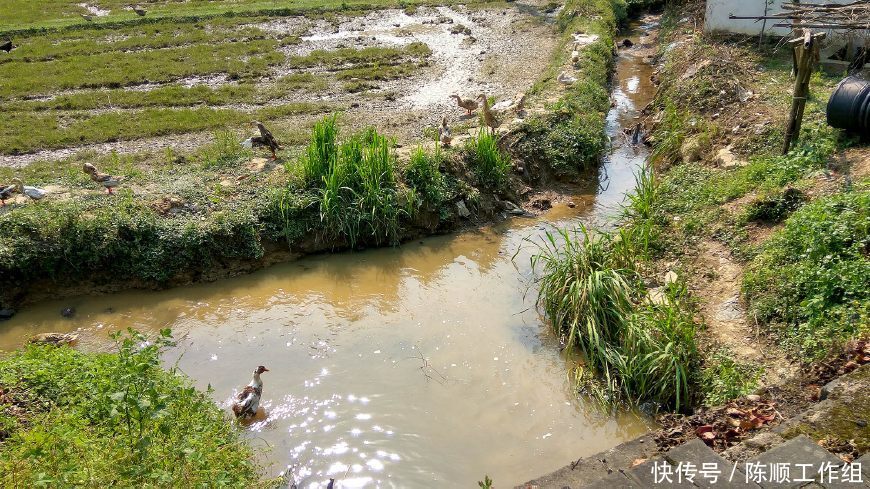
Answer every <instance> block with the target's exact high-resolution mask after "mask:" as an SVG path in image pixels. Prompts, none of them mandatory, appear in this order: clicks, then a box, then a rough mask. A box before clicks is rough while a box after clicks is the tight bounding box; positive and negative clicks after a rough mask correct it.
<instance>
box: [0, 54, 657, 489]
mask: <svg viewBox="0 0 870 489" xmlns="http://www.w3.org/2000/svg"><path fill="white" fill-rule="evenodd" d="M617 72H618V77H617V80H618V86H617V87H614V97H615V100H616V101H617V104H616V105H615V107H614V108H613V110H612V111H611V114H610V116H609V117H608V132H609V133H610V134H611V136H612V138H613V142H614V145H613V154H612V155H611V156H610V157H609V158H608V159H607V162H606V165H605V168H606V177H603V178H602V182H600V183H601V185H600V187H599V190H598V191H597V192H591V193H589V194H587V195H581V196H577V198H576V199H575V202H576V203H577V206H576V208H573V209H569V208H568V207H556V208H554V209H552V210H550V211H549V212H548V213H546V214H545V215H543V216H541V217H540V218H538V219H514V220H511V221H508V222H505V223H503V224H501V225H498V226H494V227H490V228H486V229H483V230H480V231H477V232H468V233H463V234H461V235H456V236H443V237H434V238H429V239H425V240H423V241H420V242H417V243H410V244H407V245H404V246H402V247H400V248H392V249H380V250H371V251H366V252H360V253H345V254H337V255H328V256H316V257H310V258H306V259H303V260H299V261H297V262H293V263H287V264H283V265H278V266H275V267H272V268H269V269H267V270H263V271H260V272H257V273H254V274H251V275H249V276H245V277H240V278H234V279H230V280H224V281H220V282H216V283H211V284H200V285H194V286H189V287H181V288H177V289H173V290H167V291H161V292H141V291H135V292H128V293H121V294H116V295H110V296H103V297H84V298H79V299H72V300H64V301H58V302H53V303H46V304H42V305H39V306H37V307H33V308H30V309H27V310H25V311H22V312H21V313H20V314H19V315H17V316H16V317H14V318H13V319H12V320H11V321H8V322H6V323H4V324H3V325H2V330H0V349H12V348H16V347H18V346H20V345H21V344H22V343H23V342H24V340H25V338H27V337H28V336H30V335H32V334H35V333H38V332H45V331H73V330H78V331H79V332H80V335H81V337H82V341H81V343H80V347H81V348H86V349H97V348H106V347H107V346H108V344H109V343H108V339H107V333H108V332H110V331H116V330H118V329H121V328H126V327H133V328H137V329H140V330H143V331H155V330H157V329H159V328H164V327H171V328H172V329H173V331H174V334H175V336H176V338H177V339H178V340H179V341H178V346H177V347H176V348H174V349H172V350H170V351H169V352H167V355H166V361H167V362H169V363H176V362H177V364H178V365H179V366H180V368H181V369H182V370H183V371H184V372H186V373H187V374H188V375H190V376H191V377H192V378H193V379H194V380H195V382H196V384H197V386H199V387H200V388H205V387H207V386H211V387H212V388H213V389H214V397H215V400H216V402H218V403H220V404H221V405H223V406H225V407H226V406H228V403H229V400H230V399H231V397H232V395H233V393H234V392H236V389H238V388H239V387H240V386H243V385H244V384H245V383H247V382H248V380H249V378H250V373H251V370H253V368H254V367H256V366H257V365H261V364H262V365H265V366H267V367H268V368H269V369H270V372H268V373H265V374H263V379H264V384H265V386H264V393H263V399H264V403H263V404H264V408H265V412H266V416H265V418H264V419H261V420H259V421H256V422H255V423H253V424H251V425H250V426H248V427H247V431H248V433H249V435H250V439H251V442H252V443H253V445H254V446H256V447H257V448H258V451H259V452H260V453H261V455H262V460H263V461H264V463H265V464H266V466H267V467H268V473H269V474H278V473H281V472H289V474H290V475H291V479H293V480H294V481H295V482H296V483H297V484H298V485H299V487H324V486H325V484H326V481H327V479H328V478H329V477H334V478H336V479H338V480H339V487H343V488H350V487H474V486H475V485H476V484H475V481H477V480H481V479H482V478H483V476H484V474H489V475H490V476H492V477H493V478H494V480H495V482H496V484H497V485H498V486H499V487H508V486H509V485H512V484H514V483H518V482H520V481H523V480H528V479H530V478H532V477H535V476H537V475H540V474H541V473H545V472H548V471H551V470H553V469H556V468H558V467H560V466H562V465H564V464H566V463H568V462H569V461H570V460H572V459H576V458H578V457H581V456H586V455H590V454H593V453H596V452H598V451H601V450H604V449H607V448H610V447H612V446H615V445H617V444H619V443H620V442H622V441H625V440H628V439H631V438H634V437H636V436H638V435H640V434H642V433H644V432H646V431H647V430H648V429H649V426H650V425H649V422H648V421H647V420H645V419H643V418H642V417H640V416H638V415H636V414H633V413H628V412H626V413H621V414H618V415H616V416H605V415H602V414H599V413H597V412H596V411H595V410H594V409H591V406H590V405H588V404H587V403H586V402H585V401H584V400H583V399H577V397H576V395H575V393H574V392H573V390H572V388H571V382H570V379H569V378H568V375H567V372H568V370H567V369H566V364H567V363H570V362H571V360H570V359H566V358H565V357H563V356H562V355H561V354H560V353H559V351H558V350H559V349H558V344H557V342H556V340H555V338H554V337H553V335H552V334H551V332H550V330H549V328H548V326H547V325H546V323H545V321H544V319H543V318H542V316H541V315H540V314H539V313H538V311H537V310H536V308H535V303H534V301H535V296H536V292H535V290H534V284H533V283H532V281H531V272H532V271H531V269H530V266H529V257H530V254H531V253H532V252H534V246H532V245H530V243H529V242H528V240H535V239H540V238H541V237H542V236H543V233H544V232H545V230H547V229H550V228H551V226H553V225H556V226H564V225H570V223H571V222H576V220H578V219H582V220H594V221H603V220H606V218H607V216H608V215H610V214H611V213H612V212H613V210H614V208H615V206H616V204H617V203H618V202H620V201H621V200H622V198H623V195H624V192H625V191H627V190H630V189H631V188H632V186H633V182H634V180H633V172H634V170H635V169H636V167H637V165H639V164H640V163H642V162H643V159H644V157H645V153H644V150H643V149H639V148H637V147H635V146H632V145H630V144H628V143H627V142H626V140H625V139H624V138H622V131H621V128H622V127H623V126H626V125H628V123H629V121H631V120H633V117H634V114H635V113H636V111H637V108H638V107H641V106H643V105H644V104H645V103H646V102H647V101H648V99H649V96H650V94H651V93H652V92H651V90H650V87H649V81H648V80H649V68H648V67H646V65H642V64H640V63H639V60H638V58H636V57H635V55H633V54H631V51H630V50H629V51H627V52H625V53H622V54H621V55H620V58H619V64H618V71H617ZM518 250H519V251H518ZM515 254H516V256H514V255H515ZM70 306H72V307H75V308H76V311H77V313H76V315H75V317H74V318H72V319H63V318H61V317H60V314H59V311H60V310H61V309H62V308H64V307H70Z"/></svg>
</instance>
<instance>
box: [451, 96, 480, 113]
mask: <svg viewBox="0 0 870 489" xmlns="http://www.w3.org/2000/svg"><path fill="white" fill-rule="evenodd" d="M450 98H455V99H456V105H458V106H460V107H462V108H463V109H465V110H466V114H465V115H471V113H472V112H474V111H475V110H477V102H475V101H474V100H471V99H464V98H462V97H460V96H459V95H455V94H454V95H451V96H450Z"/></svg>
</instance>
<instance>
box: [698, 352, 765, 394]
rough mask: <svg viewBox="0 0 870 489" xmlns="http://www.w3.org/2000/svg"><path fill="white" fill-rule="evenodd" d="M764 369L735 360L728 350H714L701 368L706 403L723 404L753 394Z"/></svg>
mask: <svg viewBox="0 0 870 489" xmlns="http://www.w3.org/2000/svg"><path fill="white" fill-rule="evenodd" d="M762 371H763V369H762V368H761V367H759V366H757V365H753V364H748V363H740V362H738V361H736V360H734V359H733V358H732V357H731V355H730V353H729V352H728V351H727V350H717V351H714V352H713V353H712V354H711V355H710V356H709V358H707V359H706V360H705V366H704V368H703V369H701V385H702V386H703V388H704V404H705V405H706V406H721V405H722V404H725V403H726V402H728V401H731V400H733V399H737V398H738V397H742V396H745V395H747V394H751V393H752V392H753V391H755V388H756V387H758V381H759V379H760V378H761V373H762Z"/></svg>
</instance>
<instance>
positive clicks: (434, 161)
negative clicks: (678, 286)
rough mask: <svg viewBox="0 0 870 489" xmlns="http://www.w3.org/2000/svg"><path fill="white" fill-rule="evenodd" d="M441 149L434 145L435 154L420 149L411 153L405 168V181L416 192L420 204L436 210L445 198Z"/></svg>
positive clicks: (445, 189)
mask: <svg viewBox="0 0 870 489" xmlns="http://www.w3.org/2000/svg"><path fill="white" fill-rule="evenodd" d="M440 166H441V148H440V146H438V145H437V144H436V146H435V153H434V154H429V153H427V152H426V151H425V150H424V149H423V148H422V147H418V148H417V149H415V150H414V152H413V153H411V160H410V161H409V162H408V165H407V166H406V167H405V181H406V182H407V183H408V184H409V185H411V186H412V187H413V188H415V189H416V190H417V192H418V193H419V198H420V199H421V202H428V203H429V204H430V205H431V206H432V207H433V208H437V207H438V206H440V205H441V203H442V202H444V200H445V199H446V198H447V188H446V182H445V179H444V175H443V174H442V173H441V170H440V168H439V167H440Z"/></svg>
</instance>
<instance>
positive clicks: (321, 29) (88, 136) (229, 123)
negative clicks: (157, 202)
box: [0, 0, 554, 168]
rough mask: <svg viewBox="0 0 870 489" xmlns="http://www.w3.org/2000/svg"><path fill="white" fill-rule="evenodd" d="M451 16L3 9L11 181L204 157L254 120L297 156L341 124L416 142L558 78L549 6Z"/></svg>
mask: <svg viewBox="0 0 870 489" xmlns="http://www.w3.org/2000/svg"><path fill="white" fill-rule="evenodd" d="M445 3H450V2H438V3H437V4H434V3H433V4H429V3H428V2H421V3H420V4H419V5H418V4H417V3H414V2H384V1H375V2H368V3H365V4H364V3H361V2H353V1H351V2H332V1H326V2H311V1H292V0H291V1H280V2H279V1H273V2H254V1H232V2H228V1H196V0H194V1H188V2H171V1H161V2H149V3H146V4H143V5H142V8H143V9H144V11H145V15H142V16H140V15H138V14H136V13H135V12H134V11H133V10H131V9H130V7H128V6H127V4H126V3H125V2H116V1H106V2H95V3H75V2H61V1H49V2H39V4H38V6H37V7H36V8H33V7H32V6H31V5H30V2H28V3H24V2H18V1H12V0H10V1H5V2H3V8H2V9H0V10H2V13H0V39H8V40H11V41H12V42H13V46H14V48H13V49H12V50H11V51H9V52H2V51H0V79H2V80H3V84H2V85H0V112H2V115H3V118H4V121H5V122H6V123H5V124H4V125H3V128H2V129H0V155H2V156H0V166H4V167H18V168H20V167H23V166H26V165H29V164H31V163H33V162H36V161H40V160H56V159H62V158H66V157H68V156H71V155H73V154H75V153H77V152H79V151H82V150H91V151H94V152H96V153H97V154H105V153H109V152H112V151H114V152H116V153H119V154H132V153H140V152H148V151H152V150H154V149H163V148H168V147H172V148H173V149H176V150H182V151H184V150H190V149H192V148H195V147H198V146H202V145H203V144H206V143H208V142H210V141H212V140H213V139H214V137H213V133H214V132H215V131H218V130H229V131H234V132H237V133H239V134H238V135H239V136H243V135H244V134H243V133H244V131H245V130H248V129H247V128H248V126H247V123H249V122H250V121H251V120H254V119H256V120H262V121H264V122H266V123H268V125H269V127H270V128H272V130H273V132H274V133H275V135H276V136H278V138H279V140H281V141H282V142H285V143H289V146H291V147H292V146H293V145H294V144H297V143H301V142H304V140H305V138H306V137H307V130H306V129H307V128H308V127H310V126H311V124H312V121H314V120H315V119H317V118H319V117H320V116H322V115H323V114H326V113H330V112H342V113H343V114H344V117H343V118H344V122H345V123H346V124H348V125H352V126H353V125H359V126H363V125H375V126H381V127H382V128H383V127H387V128H391V130H390V131H388V132H391V133H394V134H392V135H393V136H395V137H397V138H399V139H404V140H409V141H410V140H412V139H415V138H420V137H422V136H423V134H424V132H425V129H426V127H427V126H432V127H434V125H435V124H436V123H437V122H439V121H440V118H441V116H442V115H445V114H450V115H455V116H459V115H461V111H458V110H453V111H448V109H449V108H451V101H450V99H449V98H448V96H449V95H451V94H452V93H460V94H461V95H463V96H464V97H469V98H473V97H475V96H477V94H478V93H481V92H483V93H486V94H487V95H488V96H490V97H495V98H502V97H506V98H510V97H513V96H514V95H515V94H516V93H517V92H520V91H523V90H524V89H527V88H528V87H529V86H530V85H531V83H532V82H533V81H534V80H535V76H536V75H539V74H540V73H541V71H543V69H544V68H545V67H546V64H547V63H548V62H549V60H550V58H551V53H552V48H553V42H552V40H553V39H554V38H553V36H552V35H550V34H552V26H550V25H549V24H551V23H552V15H549V14H547V13H546V12H545V11H544V10H545V9H546V7H537V6H534V5H529V6H526V7H521V6H520V5H516V4H514V5H510V6H506V5H505V4H498V3H487V2H479V3H476V2H471V4H468V3H466V4H464V5H461V6H458V5H444V4H445ZM551 13H552V12H551ZM548 15H549V17H548ZM85 17H87V18H85ZM529 65H531V66H529ZM528 67H532V68H537V69H533V70H527V69H526V68H528ZM452 108H454V109H455V104H454V105H453V106H452ZM473 122H474V121H473Z"/></svg>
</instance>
